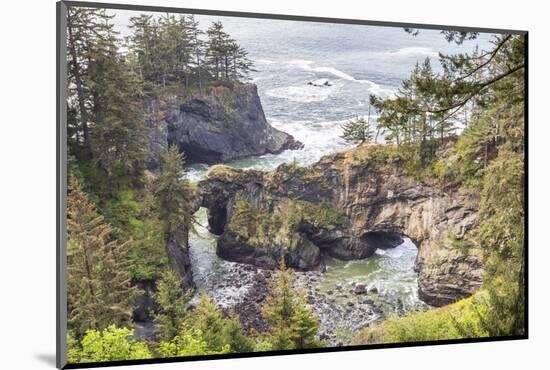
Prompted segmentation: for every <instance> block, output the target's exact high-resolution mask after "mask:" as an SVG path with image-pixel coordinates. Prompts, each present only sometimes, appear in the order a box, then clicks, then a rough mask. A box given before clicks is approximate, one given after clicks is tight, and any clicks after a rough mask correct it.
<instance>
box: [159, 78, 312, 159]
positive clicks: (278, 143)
mask: <svg viewBox="0 0 550 370" xmlns="http://www.w3.org/2000/svg"><path fill="white" fill-rule="evenodd" d="M150 110H151V111H155V110H156V111H159V115H160V116H162V117H163V119H162V120H161V122H160V125H158V124H156V125H155V124H150V128H151V130H150V146H151V148H150V149H151V150H150V152H151V153H152V156H151V158H150V161H149V163H150V167H155V166H156V165H157V163H158V160H157V157H158V152H159V151H160V150H162V149H165V148H166V147H167V146H168V145H178V146H179V148H180V149H181V150H182V151H183V152H185V155H186V158H187V160H188V161H190V162H200V163H208V164H213V163H221V162H227V161H231V160H235V159H239V158H244V157H249V156H257V155H263V154H267V153H275V154H276V153H280V152H282V151H284V150H286V149H299V148H301V147H302V146H303V144H302V143H300V142H298V141H296V140H294V138H293V137H292V136H291V135H289V134H287V133H285V132H282V131H279V130H277V129H276V128H274V127H272V126H271V125H269V124H268V123H267V120H266V118H265V114H264V111H263V108H262V104H261V101H260V97H259V96H258V90H257V87H256V85H254V84H235V85H233V86H231V87H227V86H223V85H219V86H214V87H211V88H209V89H207V91H205V92H204V93H202V94H196V95H195V96H192V97H188V98H186V99H185V102H183V103H179V104H178V103H177V99H175V98H172V99H168V98H167V99H164V101H163V104H159V103H155V104H151V106H150Z"/></svg>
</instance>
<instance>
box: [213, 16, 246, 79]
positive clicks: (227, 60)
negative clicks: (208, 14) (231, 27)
mask: <svg viewBox="0 0 550 370" xmlns="http://www.w3.org/2000/svg"><path fill="white" fill-rule="evenodd" d="M206 35H207V37H208V41H207V43H206V56H207V63H208V66H209V69H210V71H211V73H212V74H213V76H214V77H215V79H216V80H234V81H238V80H239V79H240V78H244V77H247V76H248V73H250V72H251V71H253V63H252V61H250V60H249V59H248V53H247V51H246V50H244V49H243V48H242V47H240V46H239V44H237V42H236V41H235V40H234V39H232V38H231V36H230V35H229V34H227V33H226V32H225V31H224V29H223V24H222V23H221V22H220V21H218V22H213V23H212V24H211V25H210V27H209V28H208V30H207V31H206Z"/></svg>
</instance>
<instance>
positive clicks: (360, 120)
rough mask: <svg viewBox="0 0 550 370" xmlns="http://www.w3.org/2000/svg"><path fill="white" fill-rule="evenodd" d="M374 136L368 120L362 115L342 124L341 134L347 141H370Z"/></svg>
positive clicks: (356, 142) (357, 142) (352, 142)
mask: <svg viewBox="0 0 550 370" xmlns="http://www.w3.org/2000/svg"><path fill="white" fill-rule="evenodd" d="M373 136H374V133H373V131H372V128H371V127H370V124H369V121H368V120H367V119H365V118H364V117H357V118H354V119H351V120H349V121H347V122H345V123H343V124H342V136H341V138H342V139H344V140H345V141H346V142H347V143H350V144H362V143H364V142H365V141H371V140H372V138H373Z"/></svg>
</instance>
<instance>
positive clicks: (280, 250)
mask: <svg viewBox="0 0 550 370" xmlns="http://www.w3.org/2000/svg"><path fill="white" fill-rule="evenodd" d="M384 147H385V146H383V145H373V144H370V145H363V146H361V147H358V148H355V149H352V150H349V151H346V152H341V153H336V154H332V155H329V156H326V157H323V158H322V159H321V160H320V161H319V162H318V163H316V164H314V165H312V166H309V167H298V166H296V165H294V164H290V165H288V164H285V165H281V166H279V168H277V170H275V171H273V172H261V171H253V170H237V169H232V168H229V167H225V166H215V167H213V168H212V169H211V171H210V172H209V173H208V175H207V176H206V178H205V179H204V180H202V181H201V182H199V190H198V193H199V198H200V201H199V202H200V203H201V205H202V206H203V207H206V208H208V210H209V224H210V228H211V230H212V232H214V233H216V234H218V235H220V238H219V239H218V247H217V248H218V249H217V252H218V254H219V255H220V256H221V257H222V258H225V259H228V260H233V261H240V262H245V263H251V264H256V265H259V266H264V267H275V266H276V265H277V263H278V261H279V259H280V258H281V256H284V258H285V260H286V263H287V264H288V265H289V266H291V267H294V268H297V269H303V270H310V269H315V268H318V267H320V266H321V267H322V258H321V257H322V255H323V254H328V255H331V256H334V257H336V258H340V259H360V258H367V257H370V256H371V255H372V254H373V253H374V251H375V250H376V249H377V248H391V247H395V246H397V245H399V244H400V243H401V242H402V237H403V236H407V237H409V238H411V239H412V240H413V241H414V242H415V244H416V245H417V246H418V248H419V252H418V256H417V260H416V270H417V271H418V274H419V281H418V284H419V294H420V297H421V298H422V299H423V300H424V301H425V302H426V303H428V304H430V305H435V306H440V305H444V304H447V303H450V302H453V301H455V300H457V299H459V298H461V297H464V296H467V295H470V294H472V293H473V292H474V291H476V290H477V289H478V288H479V287H480V286H481V275H482V269H483V267H482V264H481V259H480V251H479V250H472V249H470V250H468V251H464V250H462V249H461V248H458V247H456V246H455V245H456V244H458V243H455V241H456V240H459V239H461V238H462V237H463V236H464V234H465V233H466V232H468V231H469V230H471V229H472V228H474V227H475V226H476V225H477V217H476V212H477V210H476V206H475V204H473V203H472V202H471V201H470V200H469V199H468V198H467V197H466V196H463V195H461V194H459V193H457V192H446V191H444V190H443V189H440V188H439V187H438V186H435V185H434V184H431V185H428V184H425V183H424V182H422V181H419V180H415V179H414V178H412V177H411V176H409V175H407V173H406V171H405V170H404V169H402V168H401V167H400V166H399V163H398V162H399V159H398V158H392V157H391V155H390V156H388V155H386V154H384V153H385V150H386V149H387V148H384Z"/></svg>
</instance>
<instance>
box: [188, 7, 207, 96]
mask: <svg viewBox="0 0 550 370" xmlns="http://www.w3.org/2000/svg"><path fill="white" fill-rule="evenodd" d="M187 27H188V29H189V34H190V41H189V42H190V47H191V50H192V53H193V59H192V61H191V62H190V64H191V66H192V68H193V70H194V71H195V72H196V75H197V80H198V83H199V91H201V92H202V86H203V78H205V76H204V72H203V69H204V67H203V65H204V53H205V51H204V48H205V42H204V41H203V40H202V39H201V36H202V35H203V34H204V32H203V31H202V30H201V29H200V28H199V22H198V21H197V20H195V16H194V15H190V16H189V17H188V18H187Z"/></svg>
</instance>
